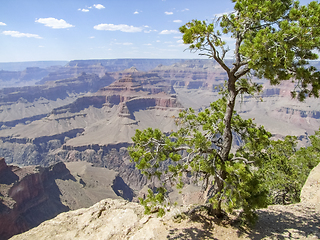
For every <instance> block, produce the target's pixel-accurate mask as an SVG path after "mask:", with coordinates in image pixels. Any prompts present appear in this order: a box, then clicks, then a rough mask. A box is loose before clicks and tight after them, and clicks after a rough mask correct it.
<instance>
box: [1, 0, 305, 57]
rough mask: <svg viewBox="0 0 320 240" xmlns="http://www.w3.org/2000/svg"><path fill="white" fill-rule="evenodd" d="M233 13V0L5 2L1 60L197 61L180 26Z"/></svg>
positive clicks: (2, 8)
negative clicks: (196, 20) (195, 20)
mask: <svg viewBox="0 0 320 240" xmlns="http://www.w3.org/2000/svg"><path fill="white" fill-rule="evenodd" d="M300 2H301V3H302V4H305V3H306V2H309V1H308V0H302V1H300ZM232 9H233V4H232V2H231V0H230V1H223V0H109V1H108V0H1V6H0V53H1V54H0V62H23V61H49V60H62V61H70V60H80V59H116V58H165V59H172V58H199V56H198V55H197V54H195V53H190V51H188V50H186V49H187V45H184V44H183V43H182V34H181V33H179V27H180V26H182V25H183V24H185V23H187V22H188V21H191V20H192V19H198V20H208V21H212V20H213V18H214V17H215V16H217V15H219V14H222V13H228V12H230V11H232Z"/></svg>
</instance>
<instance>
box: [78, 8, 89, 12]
mask: <svg viewBox="0 0 320 240" xmlns="http://www.w3.org/2000/svg"><path fill="white" fill-rule="evenodd" d="M78 10H79V11H81V12H89V11H90V10H89V9H85V8H83V9H81V8H79V9H78Z"/></svg>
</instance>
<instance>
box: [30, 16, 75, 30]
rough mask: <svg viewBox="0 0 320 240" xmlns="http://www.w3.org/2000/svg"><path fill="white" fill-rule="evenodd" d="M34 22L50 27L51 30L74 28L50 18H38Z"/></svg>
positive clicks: (63, 21)
mask: <svg viewBox="0 0 320 240" xmlns="http://www.w3.org/2000/svg"><path fill="white" fill-rule="evenodd" d="M35 22H38V23H42V24H44V25H45V26H46V27H51V28H55V29H59V28H69V27H74V26H73V25H71V24H69V23H67V22H66V21H65V20H63V19H60V20H59V19H56V18H52V17H50V18H39V19H36V21H35Z"/></svg>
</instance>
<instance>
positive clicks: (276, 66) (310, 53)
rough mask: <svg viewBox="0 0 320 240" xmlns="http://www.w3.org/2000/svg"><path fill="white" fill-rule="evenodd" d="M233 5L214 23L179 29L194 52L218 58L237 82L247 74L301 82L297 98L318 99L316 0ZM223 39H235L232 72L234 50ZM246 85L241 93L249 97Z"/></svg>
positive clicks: (252, 0)
mask: <svg viewBox="0 0 320 240" xmlns="http://www.w3.org/2000/svg"><path fill="white" fill-rule="evenodd" d="M232 2H234V11H233V12H232V13H230V14H225V15H223V16H222V17H220V18H218V19H216V22H214V23H207V22H206V21H199V20H193V21H191V22H188V23H187V24H185V25H184V26H182V27H180V32H181V33H183V41H184V43H185V44H189V48H190V50H191V51H199V52H200V53H199V54H200V55H204V56H207V57H209V58H213V59H215V60H216V61H217V62H218V63H219V64H220V65H221V66H222V67H223V68H224V69H225V70H226V71H227V72H228V74H229V73H232V74H233V77H235V79H236V80H238V79H240V78H241V77H242V76H243V75H246V74H248V73H251V74H253V75H255V76H257V77H259V78H265V79H268V80H270V82H271V84H279V83H280V82H281V81H282V80H292V81H295V83H296V87H295V89H294V90H293V91H292V96H293V97H298V99H299V100H304V99H305V97H307V96H309V97H310V96H315V97H319V90H320V80H319V79H320V78H319V77H320V73H319V71H318V70H317V69H316V68H315V67H313V66H310V65H309V61H310V60H316V59H318V55H317V53H316V52H317V50H319V49H320V47H319V46H320V4H319V3H317V2H315V1H313V2H310V3H309V4H308V5H307V6H300V5H299V2H298V1H292V0H273V1H270V0H268V1H265V0H233V1H232ZM223 35H225V36H228V37H229V36H231V38H233V39H234V40H235V46H234V58H235V61H234V66H233V68H231V69H229V68H228V67H227V65H226V64H225V63H224V62H223V60H224V57H225V55H226V53H227V52H228V51H229V46H227V44H226V42H224V41H223V40H222V39H224V38H223ZM229 80H230V75H229ZM250 84H251V85H252V83H250ZM245 85H246V86H245V87H244V88H239V89H238V90H242V91H243V92H247V93H250V90H249V89H250V88H248V84H245ZM229 90H230V89H229Z"/></svg>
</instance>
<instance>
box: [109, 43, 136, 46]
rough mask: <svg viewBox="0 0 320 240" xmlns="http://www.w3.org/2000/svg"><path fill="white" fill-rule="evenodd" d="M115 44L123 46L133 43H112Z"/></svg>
mask: <svg viewBox="0 0 320 240" xmlns="http://www.w3.org/2000/svg"><path fill="white" fill-rule="evenodd" d="M114 44H116V45H124V46H130V45H133V43H131V42H124V43H114Z"/></svg>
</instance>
